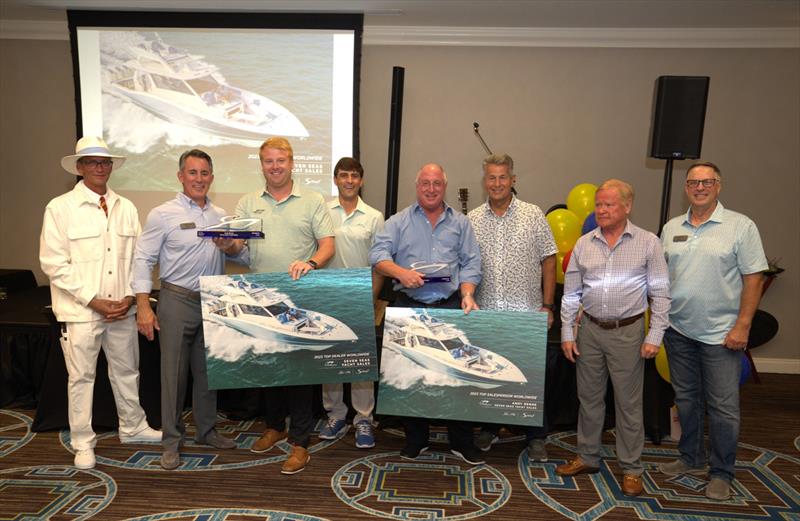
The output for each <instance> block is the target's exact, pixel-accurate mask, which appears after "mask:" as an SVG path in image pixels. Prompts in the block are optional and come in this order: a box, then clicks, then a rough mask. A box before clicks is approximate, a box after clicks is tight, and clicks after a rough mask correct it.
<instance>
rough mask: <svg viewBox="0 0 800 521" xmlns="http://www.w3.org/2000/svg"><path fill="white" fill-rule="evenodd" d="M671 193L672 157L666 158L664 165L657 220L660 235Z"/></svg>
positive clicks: (665, 220)
mask: <svg viewBox="0 0 800 521" xmlns="http://www.w3.org/2000/svg"><path fill="white" fill-rule="evenodd" d="M670 195H672V158H669V159H667V163H666V164H665V165H664V186H662V187H661V216H660V218H659V220H658V234H657V235H658V236H659V237H661V230H662V229H663V228H664V225H665V224H666V223H667V217H668V214H669V201H670Z"/></svg>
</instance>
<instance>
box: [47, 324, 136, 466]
mask: <svg viewBox="0 0 800 521" xmlns="http://www.w3.org/2000/svg"><path fill="white" fill-rule="evenodd" d="M66 326H67V331H66V334H63V333H62V335H61V349H62V350H63V351H64V362H65V364H66V366H67V373H68V374H69V379H68V382H67V393H68V399H69V430H70V438H71V440H72V448H73V449H74V450H84V449H91V448H94V446H95V445H96V444H97V437H96V436H95V433H94V431H93V430H92V399H93V394H94V379H95V375H96V373H97V357H98V355H99V354H100V348H101V346H102V348H103V350H104V351H105V353H106V360H107V361H108V379H109V380H110V381H111V390H112V391H113V393H114V401H115V403H116V404H117V415H118V416H119V433H120V434H124V435H130V436H133V435H135V434H138V433H139V432H141V431H143V430H144V429H145V428H147V426H148V425H147V417H146V416H145V413H144V409H142V406H141V405H139V338H138V336H137V332H136V319H135V317H134V316H129V317H127V318H125V319H123V320H117V321H115V322H102V321H94V322H67V324H66Z"/></svg>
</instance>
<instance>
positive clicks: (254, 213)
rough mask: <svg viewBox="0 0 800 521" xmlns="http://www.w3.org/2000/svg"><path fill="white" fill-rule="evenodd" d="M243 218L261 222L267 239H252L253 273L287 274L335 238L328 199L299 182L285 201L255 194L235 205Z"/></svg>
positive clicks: (265, 192) (293, 186)
mask: <svg viewBox="0 0 800 521" xmlns="http://www.w3.org/2000/svg"><path fill="white" fill-rule="evenodd" d="M236 215H237V216H238V217H241V218H246V219H249V218H256V219H261V222H262V225H263V230H264V235H265V238H264V239H250V240H249V241H248V244H249V246H250V269H251V270H252V271H254V272H270V271H286V270H288V269H289V264H291V263H292V262H294V261H298V260H299V261H306V260H308V259H310V258H311V256H312V255H314V253H315V252H316V251H317V241H318V240H319V239H322V238H325V237H332V236H333V223H332V221H331V216H330V214H329V213H328V207H327V206H326V205H325V199H323V198H322V196H321V195H320V194H318V193H317V192H312V191H310V190H305V189H303V188H301V187H300V185H299V184H298V183H296V182H294V183H293V184H292V192H291V194H290V195H289V197H287V198H286V199H284V200H283V201H280V202H278V201H276V200H275V198H274V197H272V194H270V193H269V192H268V191H266V190H261V191H258V192H252V193H249V194H247V195H245V196H244V197H242V198H241V199H239V204H237V205H236Z"/></svg>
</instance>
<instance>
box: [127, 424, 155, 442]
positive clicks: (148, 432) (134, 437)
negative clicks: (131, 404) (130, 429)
mask: <svg viewBox="0 0 800 521" xmlns="http://www.w3.org/2000/svg"><path fill="white" fill-rule="evenodd" d="M119 441H120V442H121V443H148V442H153V443H159V442H161V431H157V430H155V429H151V428H150V427H146V428H145V429H144V430H142V431H140V432H137V433H136V434H121V433H120V435H119Z"/></svg>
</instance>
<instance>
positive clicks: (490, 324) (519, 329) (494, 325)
mask: <svg viewBox="0 0 800 521" xmlns="http://www.w3.org/2000/svg"><path fill="white" fill-rule="evenodd" d="M546 351H547V314H546V313H539V312H519V311H473V312H471V313H470V314H469V315H464V312H463V311H461V310H454V309H411V308H388V309H387V310H386V319H385V328H384V333H383V351H382V355H381V370H380V388H379V393H378V408H377V411H378V413H380V414H390V415H399V416H414V417H426V418H442V419H454V420H469V421H476V422H489V423H503V424H514V425H528V426H541V425H542V420H543V414H544V378H545V364H546Z"/></svg>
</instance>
